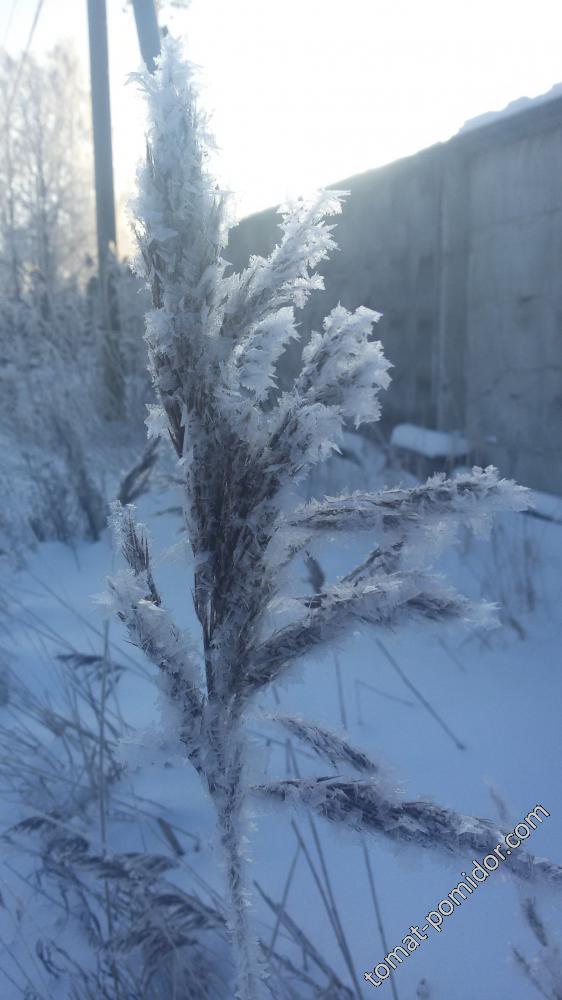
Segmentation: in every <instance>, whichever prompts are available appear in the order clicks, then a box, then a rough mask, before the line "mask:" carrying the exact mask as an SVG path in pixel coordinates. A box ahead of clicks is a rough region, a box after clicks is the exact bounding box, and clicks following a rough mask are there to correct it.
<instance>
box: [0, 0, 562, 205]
mask: <svg viewBox="0 0 562 1000" xmlns="http://www.w3.org/2000/svg"><path fill="white" fill-rule="evenodd" d="M11 3H12V0H0V41H1V40H2V37H3V35H4V32H5V27H6V23H7V20H8V15H9V11H10V7H11ZM107 5H108V13H109V23H110V60H111V84H112V105H113V124H114V133H115V169H116V177H117V188H118V192H119V194H120V196H121V197H122V198H123V197H124V195H125V194H126V193H127V191H129V190H130V188H131V187H132V184H133V183H134V165H135V162H136V160H137V159H138V157H139V156H140V155H142V148H143V121H142V109H141V107H140V104H139V100H138V97H137V95H136V93H135V91H134V88H132V87H130V86H129V87H125V86H124V83H125V78H126V75H127V73H129V72H130V71H131V70H133V69H135V68H136V67H137V65H138V61H139V54H138V49H137V45H136V36H135V30H134V20H133V15H132V12H131V10H130V9H128V10H125V11H124V10H123V7H124V2H123V0H107ZM35 7H36V0H17V4H16V9H15V14H14V18H13V23H12V27H11V29H10V32H9V35H8V48H10V50H11V51H14V52H16V51H17V50H18V49H19V48H21V46H22V45H23V44H24V42H25V39H26V37H27V34H28V32H29V28H30V25H31V21H32V18H33V12H34V10H35ZM161 20H162V21H163V22H165V23H168V24H170V23H174V24H175V31H176V32H178V33H181V34H182V35H183V36H184V37H185V38H186V41H187V42H188V51H189V53H190V55H191V56H192V57H193V58H194V60H195V61H196V62H197V63H198V64H199V65H200V66H201V69H202V75H203V82H204V84H205V90H204V95H205V104H206V105H207V106H208V108H209V109H210V110H212V111H213V112H214V130H215V134H216V136H217V140H218V142H219V145H220V147H221V150H222V152H221V161H220V162H221V172H222V177H221V180H222V181H223V182H224V183H226V184H227V185H228V186H230V187H232V188H233V189H234V190H235V191H236V193H237V195H238V205H239V210H240V212H242V213H245V212H248V211H252V210H255V209H259V208H262V207H265V206H266V205H270V204H273V203H277V202H279V201H282V200H284V199H285V198H286V197H287V196H289V195H293V194H297V193H306V192H307V191H309V190H311V189H314V188H315V187H318V186H321V185H322V184H327V183H330V182H333V181H337V180H338V179H341V178H344V177H346V176H349V175H350V174H353V173H357V172H359V171H362V170H367V169H369V168H370V167H374V166H377V165H379V164H382V163H386V162H389V161H391V160H393V159H395V158H397V157H400V156H404V155H406V154H408V153H412V152H415V151H416V150H417V149H420V148H422V147H424V146H427V145H430V144H431V143H433V142H436V141H439V140H441V139H446V138H448V137H449V136H450V135H452V134H453V133H454V132H456V131H457V129H458V128H459V127H460V126H461V125H462V124H463V122H464V121H465V120H466V119H467V118H471V117H473V116H475V115H478V114H480V113H482V112H484V111H489V110H494V109H498V108H502V107H503V106H504V105H505V104H507V103H508V102H509V101H511V100H513V99H515V98H517V97H520V96H523V95H527V96H535V95H537V94H540V93H543V92H544V91H546V90H548V89H550V87H551V86H552V84H554V83H556V82H558V81H560V80H562V46H561V39H562V30H561V29H562V6H561V5H560V3H559V0H534V2H533V3H529V2H528V0H525V2H521V0H472V2H471V3H470V4H469V3H467V2H466V0H423V2H422V0H345V2H344V0H192V5H191V9H190V10H189V11H188V12H187V13H185V12H184V13H181V14H176V15H175V16H174V20H173V22H172V18H171V16H170V15H169V14H168V15H166V14H165V13H164V14H163V16H162V18H161ZM63 38H67V39H69V40H71V41H72V42H73V44H75V45H76V46H77V47H78V49H79V51H80V52H81V53H82V54H83V56H84V58H87V48H86V42H87V27H86V0H44V6H43V10H42V13H41V17H40V21H39V24H38V28H37V32H36V36H35V39H34V42H33V45H32V51H40V50H41V49H44V48H46V47H49V46H50V45H52V44H53V43H54V42H55V41H57V40H59V39H63ZM85 65H86V70H87V62H86V64H85Z"/></svg>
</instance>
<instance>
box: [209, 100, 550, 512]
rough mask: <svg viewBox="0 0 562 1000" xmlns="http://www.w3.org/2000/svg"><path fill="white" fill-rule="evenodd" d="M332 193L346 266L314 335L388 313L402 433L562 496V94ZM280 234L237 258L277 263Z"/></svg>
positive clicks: (306, 316) (331, 281) (317, 317)
mask: <svg viewBox="0 0 562 1000" xmlns="http://www.w3.org/2000/svg"><path fill="white" fill-rule="evenodd" d="M331 186H333V187H335V188H340V189H344V190H348V191H349V192H350V195H349V198H348V199H347V202H346V205H345V208H344V212H343V215H342V216H341V217H340V218H339V220H337V221H338V226H337V232H336V236H337V241H338V244H339V247H340V251H339V252H338V253H336V254H334V255H333V257H332V259H331V261H329V262H328V263H326V265H325V267H324V268H323V269H322V270H323V273H324V275H325V278H326V289H327V290H326V292H324V293H320V294H317V295H314V296H313V297H312V299H311V301H310V302H309V304H308V305H307V307H306V309H305V310H304V311H303V313H302V317H301V318H302V329H303V333H304V335H306V333H307V331H310V330H311V329H319V328H320V325H321V321H322V318H323V316H324V315H325V314H326V313H327V312H329V310H330V309H331V308H332V307H333V306H334V305H335V304H336V303H337V302H338V301H341V302H342V304H343V305H345V306H347V307H348V308H354V307H356V306H358V305H361V304H363V305H366V306H370V307H372V308H375V309H378V310H379V311H381V312H383V313H384V317H383V319H382V320H381V323H380V324H379V327H378V334H379V335H380V337H381V339H382V341H383V343H384V346H385V352H386V354H387V356H388V357H389V358H390V360H391V361H392V362H393V363H394V366H395V367H394V371H393V373H392V374H393V384H392V386H391V388H390V390H389V391H388V392H387V393H385V398H384V417H385V421H386V423H387V425H390V426H392V425H393V424H396V423H397V422H403V421H409V422H412V423H415V424H419V425H422V426H425V427H430V428H439V429H444V430H458V431H463V432H465V433H466V434H467V435H468V438H469V440H470V443H471V446H472V449H473V456H474V458H475V460H477V461H478V462H481V463H489V462H492V463H493V464H495V465H497V466H498V467H499V468H500V469H501V471H502V473H504V474H505V475H509V476H513V477H515V478H516V479H517V480H519V481H520V482H523V483H527V484H529V485H531V486H534V487H535V488H537V489H540V490H546V491H550V492H554V493H559V494H562V96H560V91H557V92H556V93H555V94H554V95H553V96H552V98H551V99H550V100H545V101H542V102H538V103H536V102H532V103H531V104H530V106H528V107H524V108H522V109H521V110H518V111H517V113H512V114H509V115H505V116H499V117H497V118H492V119H491V120H489V121H486V120H484V121H483V122H482V123H481V124H480V123H479V122H476V123H475V127H472V128H469V129H466V130H463V131H461V132H460V133H459V134H458V135H456V136H455V137H453V138H452V139H450V140H449V141H448V142H445V143H440V144H438V145H435V146H432V147H430V148H429V149H425V150H422V151H421V152H419V153H417V154H416V155H414V156H410V157H408V158H406V159H403V160H399V161H397V162H395V163H392V164H390V165H388V166H385V167H381V168H378V169H375V170H371V171H369V172H367V173H365V174H361V175H358V176H355V177H351V178H349V179H347V180H344V181H341V182H339V183H338V184H334V185H331ZM278 221H279V220H278V217H277V216H276V213H275V211H273V210H268V211H265V212H261V213H259V214H257V215H253V216H250V217H249V218H247V219H245V220H243V221H242V222H241V223H240V225H239V226H238V227H237V228H236V229H235V230H234V231H233V234H232V237H231V244H230V246H229V250H228V253H227V256H228V258H229V259H230V260H232V261H233V263H235V264H236V266H241V265H243V264H244V263H245V261H246V260H247V257H248V255H249V253H267V252H268V251H269V250H270V249H271V247H272V246H273V245H274V243H275V241H276V238H277V235H278V231H277V228H276V227H277V224H278ZM292 362H294V359H291V357H290V356H289V357H288V358H287V365H286V367H287V369H290V367H291V363H292Z"/></svg>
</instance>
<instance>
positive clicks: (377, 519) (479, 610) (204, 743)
mask: <svg viewBox="0 0 562 1000" xmlns="http://www.w3.org/2000/svg"><path fill="white" fill-rule="evenodd" d="M139 80H140V84H141V87H142V89H143V91H144V94H145V97H146V100H147V103H148V109H149V121H150V125H149V134H148V145H147V158H146V163H145V165H144V167H143V168H142V170H141V172H140V176H139V188H140V193H139V198H138V203H137V205H136V216H137V220H138V221H137V225H136V232H137V237H138V241H139V247H140V269H141V271H142V273H143V274H144V276H145V278H146V281H147V283H148V285H149V287H150V289H151V293H152V302H153V308H152V310H151V311H150V312H149V313H148V316H147V324H146V342H147V346H148V353H149V362H150V370H151V373H152V378H153V381H154V386H155V389H156V393H157V397H158V400H159V405H158V406H157V407H155V408H152V410H151V414H150V419H149V427H150V434H151V435H159V434H164V435H166V436H169V438H170V440H171V442H172V445H173V447H174V449H175V452H176V455H177V462H178V469H179V471H180V475H181V479H182V495H183V516H184V518H185V525H186V529H187V532H188V536H189V541H190V544H191V549H192V551H193V559H194V574H193V580H192V581H191V586H192V592H193V600H194V604H195V611H196V615H197V619H198V622H199V624H200V629H201V636H200V638H201V643H200V646H201V649H202V656H200V655H199V654H198V652H197V644H196V642H195V639H194V638H192V637H191V636H189V635H187V634H186V633H185V632H184V631H183V630H182V629H181V628H179V627H178V625H177V624H176V623H175V622H174V621H173V620H172V617H171V616H170V614H169V612H168V611H167V610H166V608H165V607H164V604H163V602H162V599H161V596H160V593H159V590H158V586H157V583H156V581H155V579H154V576H153V573H152V569H151V561H150V554H149V547H148V543H147V537H146V533H145V531H144V529H143V527H142V526H141V525H139V524H136V523H135V519H134V512H133V510H132V508H130V507H125V508H123V507H121V508H117V510H116V514H115V521H116V524H117V528H118V531H119V536H120V543H121V548H122V552H123V555H124V557H125V560H126V563H127V566H128V568H127V569H126V570H125V571H123V572H121V573H120V574H118V575H117V576H116V577H115V578H113V579H112V580H111V590H112V595H113V601H114V604H115V607H116V609H117V613H118V615H119V616H120V618H121V619H122V621H123V622H124V623H125V625H126V627H127V629H128V632H129V635H130V637H131V638H132V640H133V641H134V642H135V643H136V644H137V645H138V646H140V647H141V648H142V649H143V650H144V651H145V653H146V655H147V656H148V657H149V658H150V659H151V660H152V661H153V662H154V664H155V665H156V666H157V667H158V669H159V672H160V677H161V685H162V688H163V691H164V692H165V695H166V696H167V698H168V699H169V700H170V702H171V703H173V705H174V706H175V710H174V713H171V715H170V718H172V717H173V718H177V719H178V720H179V722H178V731H179V738H180V740H181V741H182V743H183V746H184V750H185V754H186V755H187V757H188V758H189V760H190V762H191V763H192V765H193V767H194V768H195V769H196V771H197V772H198V774H199V775H200V777H201V780H202V782H203V783H204V786H205V788H206V789H207V790H208V792H209V793H210V796H211V799H212V802H213V803H214V806H215V809H216V814H217V825H218V836H219V839H220V843H221V846H222V849H223V854H224V859H225V868H226V873H227V882H228V899H229V926H230V931H231V936H232V942H233V947H234V951H235V954H236V957H237V961H238V968H239V978H238V986H237V996H239V997H241V998H244V1000H250V998H253V997H256V996H260V995H262V992H263V990H264V980H263V975H264V973H263V971H262V969H261V968H260V962H259V955H258V953H257V947H256V946H255V944H254V936H253V934H252V931H251V928H250V916H249V907H248V899H247V894H246V888H245V878H244V863H243V855H242V849H241V840H242V837H241V830H242V811H243V805H244V799H245V797H246V795H247V794H248V793H250V792H251V794H254V795H260V796H270V797H272V798H274V799H277V800H279V799H290V800H293V801H295V802H298V803H301V804H303V806H304V807H306V808H311V809H313V810H316V811H317V812H319V813H321V814H322V815H324V816H325V817H326V818H327V819H329V820H332V821H337V822H340V823H342V822H343V823H346V824H347V825H350V826H353V827H355V828H360V829H365V830H369V831H377V832H381V833H383V834H385V835H387V836H389V837H393V838H396V839H398V840H404V841H413V842H414V843H417V844H419V845H420V846H422V847H432V848H441V849H444V850H446V851H456V850H465V849H467V848H469V847H470V849H474V850H476V851H477V852H478V853H479V854H480V853H481V852H482V851H484V852H485V850H487V849H488V847H489V845H491V844H494V845H495V844H496V843H497V842H498V839H499V834H498V831H497V829H496V828H495V827H494V826H493V825H492V824H491V823H487V822H486V821H482V820H473V819H468V818H467V817H462V816H459V815H457V814H455V813H453V812H451V811H449V810H447V809H443V808H441V807H439V806H435V805H432V804H430V803H427V802H423V801H416V802H403V801H401V800H400V799H399V798H398V797H393V798H392V800H391V799H390V798H389V793H388V791H386V790H385V787H386V786H384V785H383V784H381V783H380V782H379V778H378V769H377V767H376V765H375V764H374V763H373V762H371V761H370V760H369V759H368V758H367V757H366V756H365V754H363V753H361V752H360V751H358V750H355V748H353V747H350V746H349V745H348V744H347V743H346V742H344V741H342V740H341V739H339V738H338V737H336V736H334V735H333V734H330V733H327V732H325V731H324V730H322V729H320V728H319V727H318V726H314V725H312V724H309V723H307V722H306V721H302V720H294V719H286V718H279V719H277V720H276V721H275V723H274V724H276V725H281V726H283V727H284V728H285V730H287V731H288V732H290V733H291V735H292V736H295V737H296V738H298V739H300V740H304V741H305V742H306V743H307V744H308V745H309V746H310V747H312V749H313V750H314V751H315V752H316V753H317V754H318V755H319V756H321V757H323V758H325V759H328V760H329V761H330V762H331V763H336V765H337V766H338V767H340V766H341V767H343V766H344V765H345V767H346V768H347V769H348V770H349V769H351V770H352V772H354V773H355V774H356V775H359V777H358V778H357V779H356V780H349V779H343V778H341V776H336V777H335V778H333V779H329V780H326V779H323V780H312V779H308V778H307V779H303V780H301V781H299V780H287V781H284V782H283V781H281V782H279V781H278V782H274V783H270V784H268V785H262V786H259V787H255V786H254V787H253V788H251V789H249V788H247V787H246V785H245V779H244V726H243V723H244V715H245V713H246V712H247V711H248V710H249V709H250V707H251V706H252V703H253V702H254V700H255V699H256V697H257V696H259V694H260V692H263V691H265V689H266V688H267V687H268V686H269V685H271V684H272V683H273V682H275V681H277V680H278V679H279V678H281V677H283V676H284V675H286V674H287V672H288V671H289V670H290V668H291V665H292V664H293V663H294V662H295V661H296V660H297V659H298V658H299V657H301V656H303V655H304V654H308V653H310V652H311V651H315V650H317V649H319V648H320V647H322V646H323V645H325V644H326V643H327V642H330V641H331V640H333V638H335V637H336V636H340V635H341V634H343V633H344V632H345V630H346V629H347V628H349V627H350V626H351V627H357V625H358V623H363V624H367V625H370V626H375V627H378V628H383V627H386V626H391V625H392V626H396V625H397V624H399V623H401V622H407V621H409V620H411V619H419V620H420V621H424V620H429V621H432V622H445V621H449V622H451V621H453V622H454V621H459V622H460V621H465V622H466V621H474V622H483V621H486V620H487V619H489V618H490V614H491V610H490V608H489V607H487V606H485V605H473V604H472V603H471V602H470V601H469V600H468V599H467V598H465V597H464V596H462V595H460V594H458V593H456V592H455V591H454V590H453V589H451V588H450V587H448V586H447V585H446V584H444V583H443V582H442V581H441V580H440V579H439V578H437V577H436V576H435V575H433V574H432V572H431V564H432V561H433V560H434V558H435V556H436V554H437V553H438V551H439V550H440V549H441V547H442V546H443V544H444V543H446V542H450V541H452V540H454V538H455V534H456V531H457V529H458V527H459V526H460V524H467V523H468V524H471V525H480V526H482V525H484V526H485V524H486V523H487V522H489V521H490V519H491V517H492V515H493V514H494V513H495V512H496V511H501V510H506V509H510V510H520V509H522V508H524V507H525V506H526V505H527V497H526V491H525V490H523V489H522V488H520V487H518V486H515V485H514V484H513V483H509V482H506V481H505V480H502V479H500V478H499V476H498V474H497V472H496V471H495V470H494V469H491V468H489V469H486V470H481V469H475V470H474V472H473V473H472V475H464V476H462V477H460V478H458V479H455V480H446V479H445V478H444V477H443V476H435V477H433V478H432V479H430V480H428V482H427V483H425V484H424V485H421V486H418V487H415V488H413V489H395V490H390V491H380V492H377V493H360V492H359V493H353V494H351V495H348V496H339V497H336V498H330V499H324V500H322V501H315V502H311V503H307V504H304V505H301V506H297V507H296V509H292V510H289V506H290V505H289V499H288V497H289V491H288V487H289V486H290V485H291V484H293V483H294V482H295V481H296V480H301V479H303V478H304V477H305V476H306V475H307V473H308V472H309V470H310V469H311V468H312V467H313V466H314V465H315V464H317V463H320V462H322V461H323V460H324V459H326V458H328V457H329V456H330V455H331V454H332V453H333V451H334V450H336V449H337V447H338V441H340V439H341V435H342V431H343V427H344V424H345V422H346V421H352V422H354V423H355V425H356V426H357V425H360V424H362V423H369V422H373V421H376V420H378V418H379V412H380V404H379V394H380V392H381V390H383V389H384V388H385V387H386V386H387V385H388V383H389V371H388V370H389V364H388V362H387V361H386V359H385V357H384V355H383V351H382V348H381V344H380V343H379V342H378V341H376V340H373V339H372V333H373V327H374V324H376V322H377V321H378V319H379V314H377V313H375V312H373V311H372V310H370V309H365V308H363V307H360V308H358V309H357V310H355V311H354V312H350V311H348V310H347V309H344V308H343V307H341V306H337V307H336V308H335V309H334V310H333V311H332V312H331V313H330V315H329V316H327V318H326V319H325V321H324V324H323V329H322V331H320V332H317V333H313V335H312V337H311V338H310V340H309V342H308V343H307V344H306V346H305V348H304V351H303V354H302V368H301V371H300V373H299V375H298V377H297V378H296V380H295V382H294V385H293V386H292V388H291V389H290V390H289V391H286V392H279V391H276V378H275V374H276V363H277V361H278V359H279V358H280V356H281V354H282V352H283V351H284V349H285V347H286V345H287V344H288V342H289V341H290V340H292V339H294V338H296V337H298V331H297V325H296V322H295V308H297V309H298V308H300V307H302V306H303V305H304V304H305V302H306V301H307V299H308V297H309V296H310V294H311V293H312V292H315V291H318V290H320V289H321V288H322V287H323V285H322V278H321V276H320V275H319V274H318V273H317V272H316V271H315V268H316V267H317V265H318V264H320V262H321V261H322V260H324V259H325V258H326V256H327V255H328V253H329V252H330V251H331V250H333V249H334V247H335V242H334V237H333V227H332V226H331V225H327V224H326V222H325V219H326V217H329V216H335V215H336V214H337V213H339V212H340V210H341V203H342V194H341V193H339V192H335V191H324V192H321V193H320V194H318V195H317V196H316V197H314V198H313V199H312V200H311V201H301V200H299V201H296V202H295V203H293V204H290V205H287V206H286V207H284V208H283V209H282V210H281V212H282V222H281V237H280V241H279V243H278V245H277V246H276V247H275V249H274V250H273V252H272V253H271V255H270V256H269V257H267V258H264V257H259V256H255V257H252V258H251V260H250V262H249V264H248V266H247V268H246V269H245V270H244V271H242V272H241V273H239V274H230V275H229V274H228V273H227V270H226V267H227V265H226V263H225V261H224V260H223V258H222V250H223V248H224V246H225V243H226V236H227V226H226V223H225V198H224V196H223V194H222V193H221V192H220V191H219V190H218V188H217V186H216V184H215V182H214V181H213V179H212V178H211V177H210V176H209V174H208V172H207V169H206V160H207V150H208V138H207V133H206V123H205V119H204V118H203V116H202V114H201V112H200V111H199V109H198V106H197V101H196V95H195V90H194V81H193V71H192V69H191V67H190V66H189V64H187V63H186V62H185V61H183V59H182V57H181V53H180V51H179V46H178V44H177V42H175V41H174V40H172V39H167V40H166V43H165V45H164V49H163V53H162V56H161V58H160V62H159V68H158V70H157V72H156V74H155V75H154V76H150V75H148V74H146V75H144V76H142V77H140V78H139ZM346 530H353V531H363V532H364V533H365V535H366V537H367V538H370V539H374V542H371V547H370V549H368V550H367V551H368V554H367V555H366V557H365V559H364V561H363V562H362V563H361V564H360V565H358V566H356V567H355V568H354V569H353V570H352V571H350V572H349V573H347V574H346V575H345V576H344V577H343V578H341V579H339V580H338V581H337V583H335V584H333V585H331V586H325V587H324V588H323V589H322V590H321V592H320V593H318V594H316V595H314V596H303V597H302V598H296V599H295V598H292V599H291V601H290V602H289V603H288V604H287V609H286V615H285V617H284V624H283V625H282V626H281V627H278V628H275V626H274V624H273V625H272V621H274V618H273V615H272V613H271V612H272V609H273V608H274V607H278V606H279V600H280V595H281V592H282V588H283V586H284V580H285V578H286V576H287V575H288V574H289V573H290V571H291V564H292V563H293V560H294V559H295V557H296V556H298V554H299V553H303V552H304V551H305V550H306V547H307V545H308V544H309V543H310V541H311V539H313V538H316V537H318V536H319V535H321V534H332V535H333V534H334V533H336V532H341V531H346ZM373 545H374V547H373ZM186 572H187V571H186ZM185 589H186V593H187V591H188V589H189V587H188V586H187V585H186V588H185ZM516 860H517V865H518V869H519V872H520V874H521V875H522V876H525V875H529V874H530V873H531V869H532V870H533V871H536V872H538V873H540V874H543V875H544V876H545V877H548V878H555V879H557V880H560V876H561V872H560V870H559V869H557V868H556V867H555V866H552V865H548V864H547V863H546V862H544V863H542V862H541V863H539V862H536V863H535V864H534V865H533V864H530V861H529V857H528V855H524V853H523V851H521V852H520V853H518V857H517V859H516Z"/></svg>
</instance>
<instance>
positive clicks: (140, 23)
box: [133, 0, 160, 73]
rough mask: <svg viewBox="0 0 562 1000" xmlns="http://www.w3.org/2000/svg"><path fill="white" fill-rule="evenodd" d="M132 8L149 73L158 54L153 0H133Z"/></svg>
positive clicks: (156, 20)
mask: <svg viewBox="0 0 562 1000" xmlns="http://www.w3.org/2000/svg"><path fill="white" fill-rule="evenodd" d="M133 9H134V11H135V21H136V23H137V34H138V36H139V46H140V50H141V55H142V58H143V60H144V64H145V66H146V68H147V70H148V71H149V73H154V70H155V69H156V65H155V61H154V60H155V59H156V57H157V56H159V55H160V31H159V29H158V18H157V17H156V8H155V6H154V0H133Z"/></svg>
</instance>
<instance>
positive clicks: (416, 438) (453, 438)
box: [390, 424, 470, 458]
mask: <svg viewBox="0 0 562 1000" xmlns="http://www.w3.org/2000/svg"><path fill="white" fill-rule="evenodd" d="M390 443H391V445H393V446H394V447H395V448H406V449H407V450H408V451H413V452H415V453H416V454H417V455H424V456H425V458H459V457H461V456H462V455H468V454H469V452H470V444H469V442H468V439H467V438H466V437H465V435H464V434H461V433H460V432H455V431H436V430H431V429H430V428H429V427H419V426H418V425H417V424H397V425H396V427H393V429H392V434H391V437H390Z"/></svg>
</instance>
